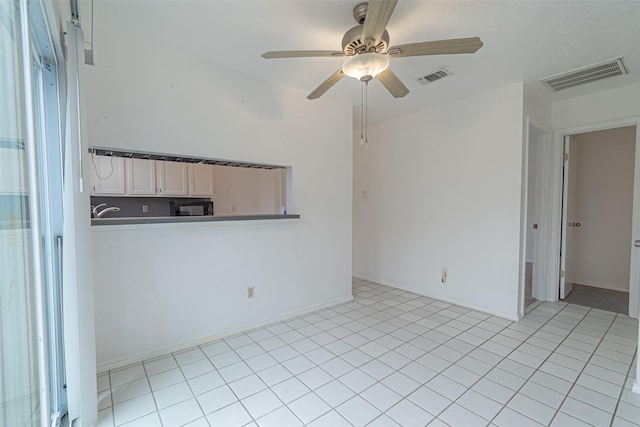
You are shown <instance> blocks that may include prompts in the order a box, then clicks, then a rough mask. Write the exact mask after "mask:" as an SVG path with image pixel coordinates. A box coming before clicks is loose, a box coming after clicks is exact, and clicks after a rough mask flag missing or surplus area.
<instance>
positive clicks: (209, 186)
mask: <svg viewBox="0 0 640 427" xmlns="http://www.w3.org/2000/svg"><path fill="white" fill-rule="evenodd" d="M213 170H214V169H213V165H203V164H189V195H191V196H209V197H211V196H213V195H214V183H213Z"/></svg>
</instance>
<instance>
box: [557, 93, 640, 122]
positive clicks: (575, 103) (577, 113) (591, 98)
mask: <svg viewBox="0 0 640 427" xmlns="http://www.w3.org/2000/svg"><path fill="white" fill-rule="evenodd" d="M638 99H640V84H638V85H632V86H626V87H623V88H620V89H615V90H608V91H604V92H598V93H594V94H593V95H587V96H581V97H578V98H572V99H568V100H564V101H556V102H554V103H553V106H552V114H553V119H552V120H553V129H556V130H557V129H563V128H570V127H578V126H585V125H591V124H595V123H602V122H607V121H612V120H621V119H626V118H629V117H637V116H640V102H638Z"/></svg>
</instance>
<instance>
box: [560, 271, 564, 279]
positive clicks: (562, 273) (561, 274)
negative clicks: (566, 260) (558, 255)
mask: <svg viewBox="0 0 640 427" xmlns="http://www.w3.org/2000/svg"><path fill="white" fill-rule="evenodd" d="M560 277H562V278H564V270H560Z"/></svg>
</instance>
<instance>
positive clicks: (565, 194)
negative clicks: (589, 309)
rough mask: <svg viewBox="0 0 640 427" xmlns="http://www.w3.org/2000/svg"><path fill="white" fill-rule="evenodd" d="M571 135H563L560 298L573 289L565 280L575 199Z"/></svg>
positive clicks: (569, 273)
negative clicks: (571, 162)
mask: <svg viewBox="0 0 640 427" xmlns="http://www.w3.org/2000/svg"><path fill="white" fill-rule="evenodd" d="M570 139H571V137H570V136H565V137H564V162H563V164H564V167H563V170H562V226H561V244H560V299H565V298H566V297H567V295H569V293H570V292H571V291H572V290H573V283H571V282H570V281H568V280H567V277H573V276H572V275H571V270H572V265H571V262H570V261H568V256H569V255H570V254H571V251H572V249H573V248H572V246H573V233H574V231H575V227H576V222H575V218H574V217H573V211H574V208H575V200H574V198H573V197H572V196H573V195H574V192H573V191H572V190H573V189H574V187H575V182H576V179H575V170H571V168H570V166H569V165H570V159H571V156H570V154H569V149H570V144H571V140H570Z"/></svg>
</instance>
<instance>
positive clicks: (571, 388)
mask: <svg viewBox="0 0 640 427" xmlns="http://www.w3.org/2000/svg"><path fill="white" fill-rule="evenodd" d="M592 310H593V308H590V309H589V311H588V312H587V313H586V314H585V316H584V317H583V318H582V320H581V321H580V322H579V323H578V324H577V325H576V328H577V327H578V326H579V325H580V323H582V321H584V319H586V318H587V316H588V315H589V314H590V313H591V312H592ZM616 318H617V314H616V316H614V318H613V320H611V323H610V324H609V326H608V327H607V330H606V331H604V333H603V334H602V337H601V338H600V340H599V341H598V344H597V345H596V346H595V348H594V349H593V351H592V352H591V354H590V355H589V358H588V359H587V360H586V361H585V363H584V366H583V367H582V369H580V371H579V372H578V375H577V376H576V379H575V381H573V382H572V383H571V387H569V390H568V391H567V393H566V394H565V396H564V397H563V399H562V402H560V405H558V409H556V410H555V413H554V414H553V417H551V420H549V424H551V423H553V420H555V418H556V417H557V416H558V414H559V413H560V412H561V411H560V409H561V408H562V405H564V403H565V402H566V401H567V399H568V398H569V394H571V390H573V388H574V387H575V386H576V384H577V382H578V379H579V378H580V376H581V375H582V373H583V372H584V370H585V369H586V367H587V366H588V365H589V361H590V360H591V359H592V358H593V355H594V354H595V352H596V351H597V350H598V347H600V344H602V341H603V340H604V338H605V337H606V336H607V333H608V332H609V330H610V329H611V326H613V324H614V322H615V319H616ZM573 329H575V328H573ZM572 332H573V330H572ZM568 337H569V335H567V337H566V338H565V339H564V340H562V342H564V341H565V340H566V339H567V338H568ZM562 342H561V343H560V344H562ZM594 391H595V390H594ZM576 400H578V399H576ZM582 403H585V404H587V405H589V406H592V407H594V406H593V405H590V404H588V403H586V402H582ZM563 413H564V412H563ZM565 414H566V413H565ZM566 415H568V416H570V417H571V418H576V417H574V416H573V415H569V414H566ZM612 419H613V414H612ZM579 421H581V422H584V421H582V420H579Z"/></svg>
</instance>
